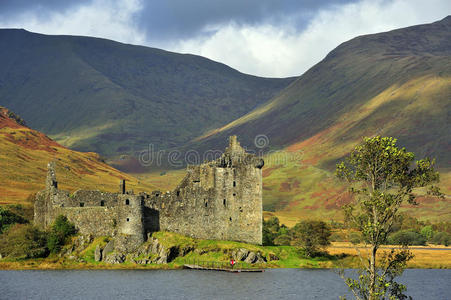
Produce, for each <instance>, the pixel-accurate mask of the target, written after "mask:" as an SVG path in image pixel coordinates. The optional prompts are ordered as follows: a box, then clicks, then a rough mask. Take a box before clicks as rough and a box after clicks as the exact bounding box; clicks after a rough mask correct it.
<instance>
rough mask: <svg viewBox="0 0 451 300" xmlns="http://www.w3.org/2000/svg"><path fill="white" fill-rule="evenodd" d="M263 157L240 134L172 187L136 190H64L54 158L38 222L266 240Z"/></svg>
mask: <svg viewBox="0 0 451 300" xmlns="http://www.w3.org/2000/svg"><path fill="white" fill-rule="evenodd" d="M263 164H264V162H263V160H262V159H261V158H259V157H257V156H255V155H253V154H249V153H246V152H245V150H244V149H243V148H242V147H241V146H240V144H239V142H238V141H237V138H236V136H232V137H230V140H229V146H228V147H227V148H226V150H225V152H224V153H223V154H222V156H221V157H220V158H218V159H216V160H213V161H210V162H207V163H204V164H201V165H195V166H188V167H187V174H186V176H185V177H184V179H183V180H182V181H181V182H180V184H179V185H178V186H177V187H176V188H175V189H174V190H173V191H171V192H165V193H162V192H160V191H153V192H151V193H149V194H148V193H140V194H137V195H135V194H133V192H127V191H126V186H125V180H124V181H121V185H120V191H119V193H107V192H101V191H85V190H78V191H76V192H75V193H74V194H72V195H71V194H70V193H69V192H67V191H63V190H60V189H58V181H57V179H56V174H55V165H54V163H53V162H52V163H49V165H48V174H47V180H46V188H45V190H43V191H41V192H39V193H38V194H37V196H36V201H35V207H34V222H35V224H36V225H38V226H40V227H41V228H48V227H49V226H50V225H51V224H52V223H53V221H54V220H55V218H56V217H57V216H58V215H64V216H66V217H67V218H68V219H69V221H71V222H72V223H74V224H75V226H76V227H77V229H78V231H79V232H80V233H81V234H84V235H89V234H90V235H93V236H112V237H115V236H122V237H126V239H128V240H130V241H134V242H135V244H136V243H142V242H144V241H145V240H146V238H147V236H148V235H149V233H152V232H155V231H160V230H161V231H171V232H177V233H180V234H183V235H187V236H190V237H193V238H200V239H218V240H233V241H241V242H246V243H252V244H261V243H262V171H261V168H262V167H263Z"/></svg>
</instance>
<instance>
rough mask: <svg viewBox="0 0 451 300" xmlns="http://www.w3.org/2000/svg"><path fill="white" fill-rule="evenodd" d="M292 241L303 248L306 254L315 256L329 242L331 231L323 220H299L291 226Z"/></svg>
mask: <svg viewBox="0 0 451 300" xmlns="http://www.w3.org/2000/svg"><path fill="white" fill-rule="evenodd" d="M292 236H293V243H294V245H296V246H301V247H302V248H304V250H305V253H306V255H307V256H311V257H313V256H315V255H316V254H317V253H319V251H320V250H321V249H322V248H323V247H325V246H327V245H329V244H330V236H331V231H330V228H329V226H328V225H327V224H326V223H324V222H323V221H301V222H299V223H297V224H296V225H295V226H294V227H293V228H292Z"/></svg>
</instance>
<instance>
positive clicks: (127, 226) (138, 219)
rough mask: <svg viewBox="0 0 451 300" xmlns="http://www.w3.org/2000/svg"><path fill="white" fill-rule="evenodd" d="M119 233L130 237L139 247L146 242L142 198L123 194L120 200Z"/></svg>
mask: <svg viewBox="0 0 451 300" xmlns="http://www.w3.org/2000/svg"><path fill="white" fill-rule="evenodd" d="M118 201H119V203H118V217H119V222H118V229H119V230H118V232H119V234H121V235H125V236H128V237H129V238H130V239H131V240H133V243H134V244H136V245H139V244H141V243H143V242H144V224H143V221H144V215H143V204H142V201H143V200H142V197H141V196H137V195H129V194H121V195H119V198H118Z"/></svg>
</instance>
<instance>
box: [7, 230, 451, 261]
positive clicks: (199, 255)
mask: <svg viewBox="0 0 451 300" xmlns="http://www.w3.org/2000/svg"><path fill="white" fill-rule="evenodd" d="M153 237H154V238H157V239H158V241H159V242H160V243H161V244H162V245H164V246H165V247H166V248H169V247H173V246H177V247H179V248H180V249H182V248H184V247H192V248H193V249H194V250H193V251H190V252H189V253H188V254H186V255H185V256H183V257H181V256H179V257H177V258H176V259H175V260H173V261H172V262H170V263H168V264H148V265H140V264H135V263H132V262H130V261H127V262H126V263H123V264H117V265H111V264H106V263H103V262H96V261H94V251H95V249H96V247H97V245H101V246H105V245H106V243H107V238H106V237H98V238H96V239H94V241H93V242H92V243H91V244H90V245H89V246H88V247H87V248H85V249H84V250H83V251H81V252H78V253H72V254H71V255H74V256H76V257H78V258H81V259H83V260H84V262H79V261H77V260H75V259H72V260H71V259H69V258H68V257H58V256H57V255H54V256H51V257H48V258H45V259H33V260H20V261H14V260H7V259H3V260H0V269H10V270H17V269H179V268H182V267H183V265H184V264H185V263H190V262H193V261H201V262H215V263H223V264H227V263H228V262H229V261H230V259H231V252H232V251H233V250H236V249H239V248H244V249H247V250H249V251H253V252H260V253H261V254H262V255H263V256H266V257H269V255H270V254H271V257H272V259H270V260H269V261H268V262H267V263H266V264H256V265H250V264H246V263H242V262H241V263H239V264H238V266H237V267H245V268H246V267H265V268H355V267H358V266H359V263H360V260H359V259H358V258H357V256H356V254H357V252H356V249H355V247H354V246H353V245H352V244H350V243H335V242H334V243H332V245H331V246H330V247H328V248H327V249H326V250H327V253H324V254H322V255H321V256H319V257H315V258H309V257H306V256H305V254H304V251H303V250H302V249H300V248H298V247H294V246H259V245H251V244H246V243H240V242H234V241H218V240H201V239H193V238H190V237H186V236H183V235H180V234H177V233H171V232H156V233H154V234H153ZM387 247H390V246H387ZM432 247H433V248H436V247H438V248H442V249H443V250H431V248H432ZM66 249H67V248H66ZM360 249H361V251H362V253H363V254H364V253H365V251H366V250H365V249H364V248H362V246H360ZM450 249H451V247H444V246H429V247H414V249H413V250H412V252H413V253H414V255H415V258H414V259H413V260H412V261H411V262H409V264H408V268H446V269H448V268H451V250H450ZM383 250H384V249H381V251H379V254H381V253H382V251H383ZM276 257H277V259H276Z"/></svg>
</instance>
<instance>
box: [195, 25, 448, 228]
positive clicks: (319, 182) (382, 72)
mask: <svg viewBox="0 0 451 300" xmlns="http://www.w3.org/2000/svg"><path fill="white" fill-rule="evenodd" d="M450 99H451V16H448V17H447V18H445V19H443V20H441V21H438V22H435V23H432V24H426V25H419V26H412V27H408V28H403V29H399V30H394V31H390V32H384V33H379V34H372V35H366V36H360V37H357V38H354V39H352V40H350V41H348V42H345V43H343V44H342V45H340V46H338V47H337V48H336V49H334V50H333V51H331V52H330V53H329V54H328V55H327V57H326V58H325V59H324V60H323V61H321V62H320V63H318V64H317V65H315V66H314V67H312V68H311V69H310V70H308V71H307V72H306V73H305V74H303V75H302V76H301V77H299V78H298V79H297V80H296V81H295V82H294V83H292V84H291V85H290V86H289V87H287V88H286V89H284V90H283V91H282V92H281V93H280V94H279V95H277V96H276V97H274V98H273V99H271V100H270V101H268V102H267V103H266V104H264V105H262V106H260V107H258V108H256V109H255V110H253V111H252V112H250V113H249V114H246V115H245V116H243V117H241V118H239V119H237V120H235V121H234V122H231V123H229V124H227V125H225V126H223V127H221V128H218V129H216V130H212V131H210V132H209V133H208V134H206V135H203V136H201V137H199V138H197V139H196V140H195V141H194V142H193V143H192V144H191V145H190V147H197V148H200V149H208V148H211V147H213V146H214V145H217V144H220V143H222V141H223V140H224V139H225V137H226V136H228V135H231V134H236V135H238V136H239V138H240V140H242V141H243V143H242V144H244V145H247V146H248V147H250V148H254V149H257V148H256V147H255V145H254V138H255V137H256V136H258V135H260V134H264V135H266V136H267V137H268V141H269V146H268V147H266V148H264V150H280V152H279V153H278V154H274V153H273V154H272V155H267V156H266V160H267V161H268V162H269V163H268V164H265V169H264V189H265V190H264V203H265V210H270V211H275V213H276V214H277V215H279V216H281V217H282V218H285V220H286V221H287V222H293V221H295V220H297V219H299V218H300V217H315V216H321V217H323V218H324V217H325V216H326V217H327V216H334V215H336V211H337V208H338V207H339V205H340V203H344V202H346V201H348V200H349V195H347V193H346V192H345V191H346V190H345V187H344V186H342V185H341V184H340V183H339V182H337V181H336V180H335V179H334V177H333V170H334V166H335V163H336V162H337V161H338V160H340V159H342V158H343V157H344V156H345V155H346V154H347V153H349V151H350V150H351V149H352V148H353V147H354V146H355V145H356V144H357V143H358V142H360V141H361V139H362V137H363V136H373V135H383V136H394V137H397V138H398V139H399V142H398V144H399V145H401V146H405V147H406V148H407V149H408V150H409V151H413V152H414V153H415V154H416V155H417V157H418V158H420V157H423V156H432V157H436V158H437V166H438V167H439V169H440V171H441V173H442V184H441V186H442V189H444V191H445V192H446V193H447V194H448V195H450V194H451V175H450V170H451V151H450V150H451V127H450V111H451V106H450V104H451V102H450ZM277 155H278V156H277ZM278 157H283V158H285V160H284V161H283V163H280V162H278V160H279V161H280V158H278ZM420 200H421V201H420V202H422V205H421V206H420V207H421V209H416V210H412V212H413V213H414V214H416V215H417V216H419V217H421V218H436V219H442V220H444V219H449V217H450V216H451V198H450V197H449V196H448V197H447V198H446V199H445V200H443V201H438V200H437V199H430V198H424V199H420Z"/></svg>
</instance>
